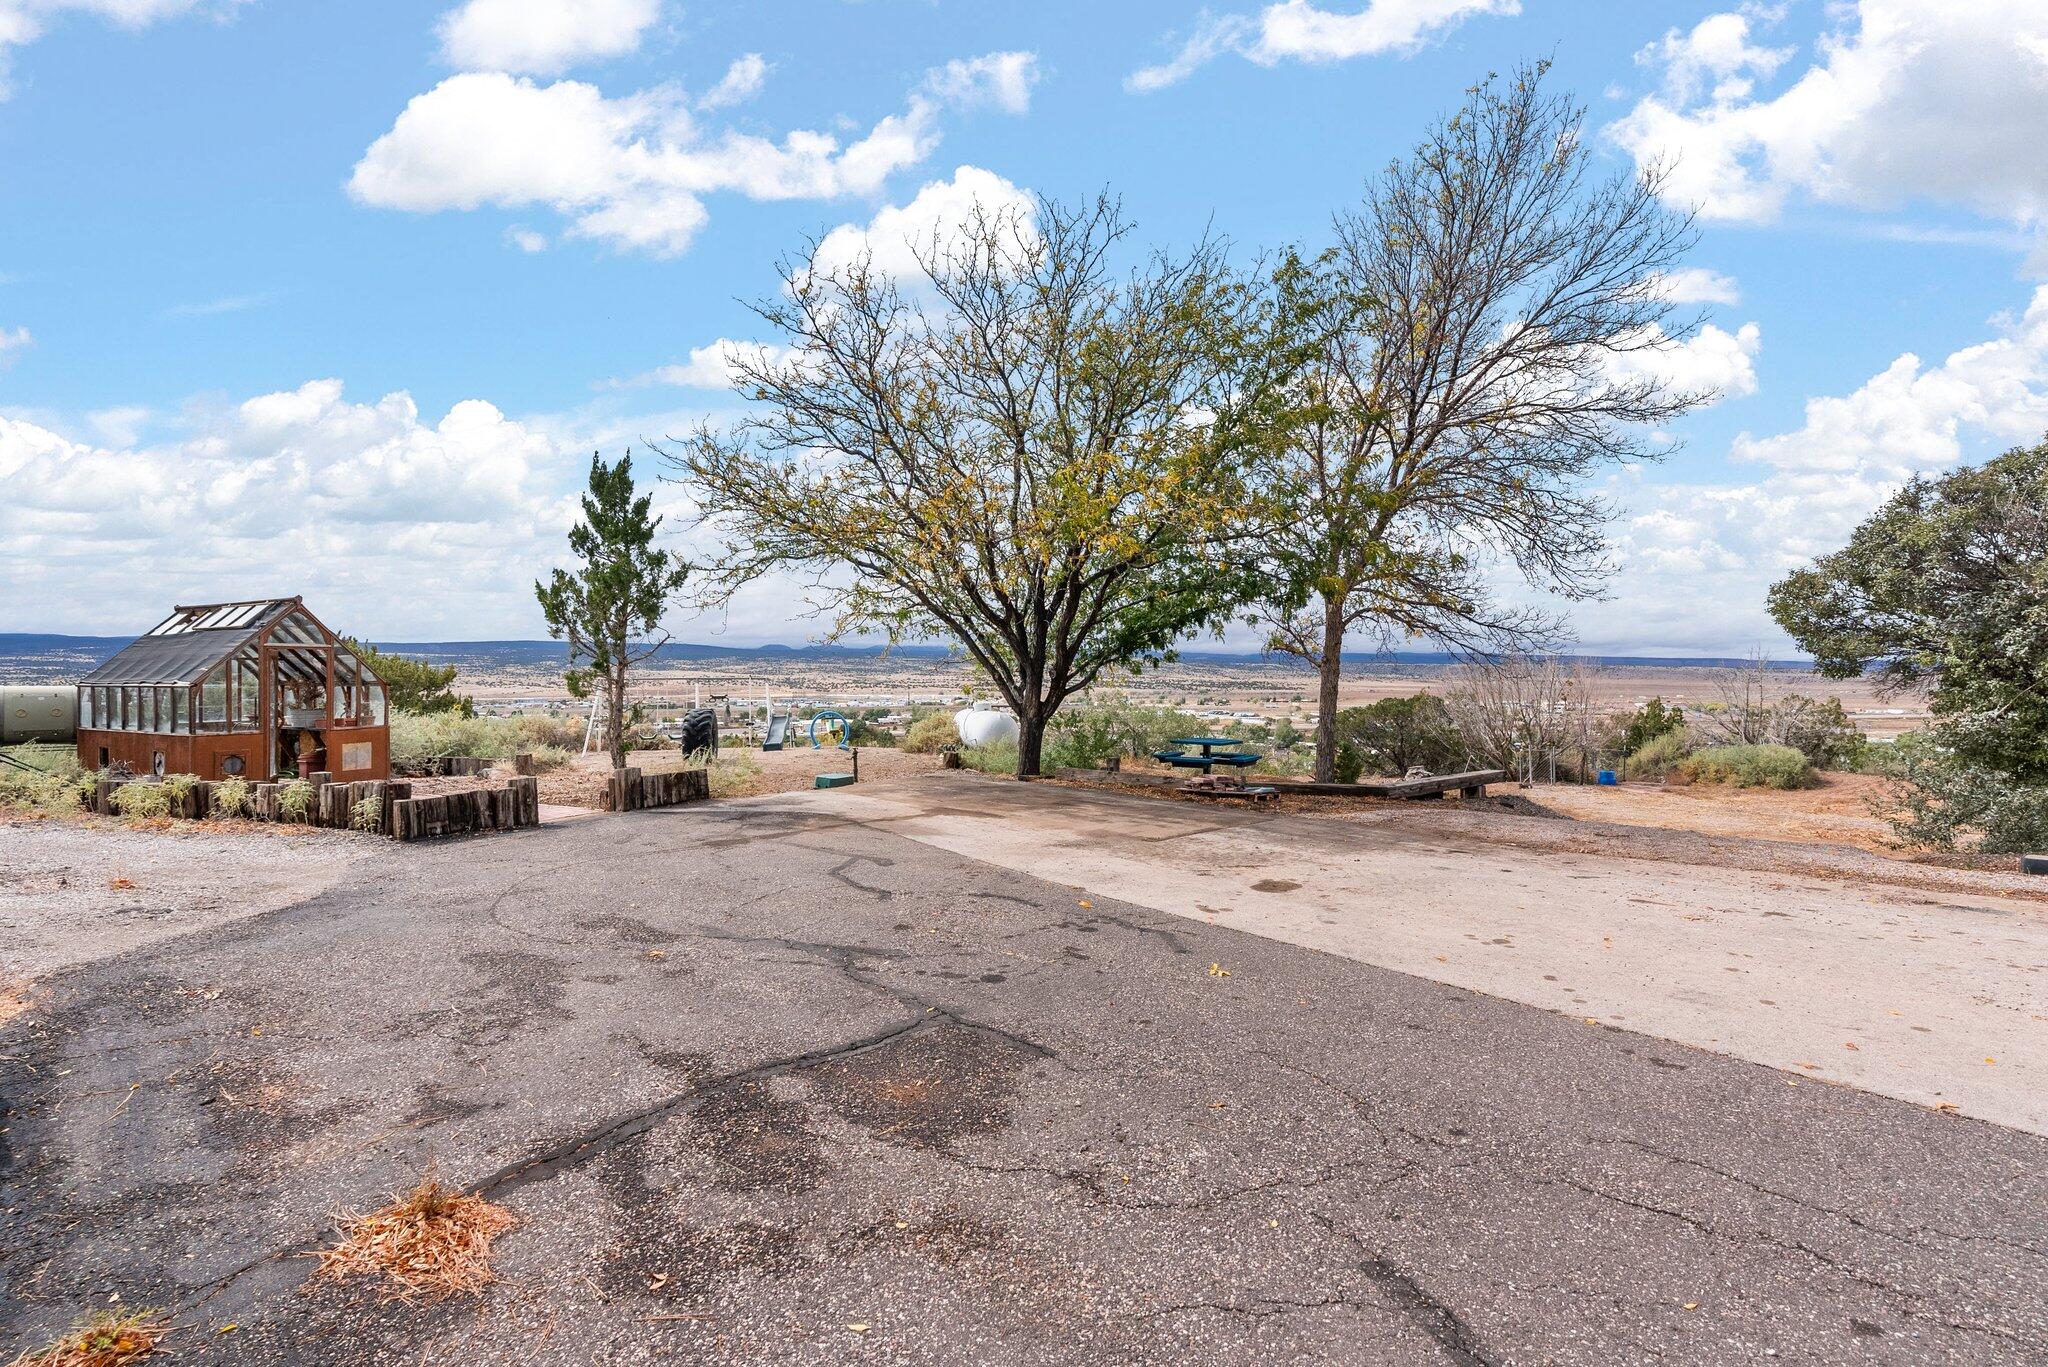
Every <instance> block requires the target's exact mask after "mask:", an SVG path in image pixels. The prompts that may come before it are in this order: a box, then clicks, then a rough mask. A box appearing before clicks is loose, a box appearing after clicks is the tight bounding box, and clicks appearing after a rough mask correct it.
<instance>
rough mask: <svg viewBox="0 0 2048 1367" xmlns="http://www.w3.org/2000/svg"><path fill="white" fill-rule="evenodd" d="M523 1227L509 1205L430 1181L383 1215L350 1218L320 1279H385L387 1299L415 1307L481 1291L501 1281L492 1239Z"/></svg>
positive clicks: (323, 1261)
mask: <svg viewBox="0 0 2048 1367" xmlns="http://www.w3.org/2000/svg"><path fill="white" fill-rule="evenodd" d="M515 1223H517V1221H516V1220H515V1219H514V1217H513V1215H512V1212H511V1211H509V1210H506V1209H505V1208H504V1207H503V1206H496V1205H492V1204H491V1203H490V1202H489V1201H486V1200H484V1199H483V1198H482V1197H480V1196H472V1195H470V1194H469V1193H468V1192H465V1191H461V1190H458V1189H456V1188H454V1187H450V1186H447V1185H444V1184H443V1183H442V1182H441V1181H440V1179H438V1178H435V1177H429V1178H427V1179H426V1180H425V1181H423V1182H421V1183H420V1184H419V1185H418V1186H417V1187H415V1188H413V1190H412V1191H410V1192H408V1193H407V1194H406V1195H404V1196H401V1197H398V1198H397V1199H396V1200H394V1201H393V1202H392V1203H391V1204H390V1205H388V1206H385V1207H383V1208H382V1209H381V1210H373V1211H371V1212H370V1213H369V1214H367V1215H353V1214H351V1215H345V1216H343V1218H342V1219H341V1221H340V1225H341V1236H342V1237H341V1240H340V1242H338V1243H336V1244H335V1245H333V1246H332V1247H330V1248H325V1249H322V1250H321V1251H320V1254H319V1258H320V1270H319V1272H318V1274H317V1275H319V1276H321V1277H325V1278H327V1279H328V1280H330V1281H346V1280H349V1279H351V1278H355V1277H381V1278H382V1279H384V1282H385V1286H384V1287H383V1290H382V1295H383V1298H384V1299H385V1300H398V1301H405V1302H407V1303H408V1304H411V1303H415V1302H420V1301H438V1300H441V1299H443V1298H445V1297H448V1296H452V1295H455V1294H457V1293H473V1292H477V1291H481V1290H482V1289H483V1288H484V1287H486V1286H488V1285H490V1284H491V1283H492V1282H494V1281H496V1280H497V1274H496V1273H495V1272H494V1271H493V1270H492V1268H491V1241H492V1240H493V1239H495V1238H497V1236H498V1235H500V1234H502V1233H504V1232H505V1231H506V1230H508V1229H510V1228H511V1227H512V1226H513V1225H514V1224H515Z"/></svg>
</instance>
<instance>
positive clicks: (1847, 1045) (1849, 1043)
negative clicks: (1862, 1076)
mask: <svg viewBox="0 0 2048 1367" xmlns="http://www.w3.org/2000/svg"><path fill="white" fill-rule="evenodd" d="M1842 1047H1843V1048H1844V1049H1856V1052H1857V1053H1859V1054H1860V1053H1862V1052H1863V1051H1862V1050H1861V1049H1857V1048H1856V1041H1855V1040H1852V1039H1851V1040H1843V1041H1842Z"/></svg>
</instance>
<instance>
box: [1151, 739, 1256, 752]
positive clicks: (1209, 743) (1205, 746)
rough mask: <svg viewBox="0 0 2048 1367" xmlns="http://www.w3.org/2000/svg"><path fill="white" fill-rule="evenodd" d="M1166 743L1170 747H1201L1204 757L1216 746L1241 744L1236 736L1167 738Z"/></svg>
mask: <svg viewBox="0 0 2048 1367" xmlns="http://www.w3.org/2000/svg"><path fill="white" fill-rule="evenodd" d="M1167 743H1168V744H1170V745H1199V746H1201V747H1202V753H1203V754H1205V755H1206V754H1208V753H1209V752H1210V751H1211V750H1213V749H1215V748H1216V747H1217V746H1220V745H1237V744H1240V743H1241V742H1239V740H1238V739H1237V737H1236V736H1169V737H1168V738H1167Z"/></svg>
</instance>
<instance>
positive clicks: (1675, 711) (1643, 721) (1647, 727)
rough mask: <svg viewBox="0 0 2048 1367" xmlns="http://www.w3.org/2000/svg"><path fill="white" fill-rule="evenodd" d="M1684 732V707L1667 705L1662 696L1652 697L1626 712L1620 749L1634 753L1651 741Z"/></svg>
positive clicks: (1626, 752) (1630, 753) (1628, 753)
mask: <svg viewBox="0 0 2048 1367" xmlns="http://www.w3.org/2000/svg"><path fill="white" fill-rule="evenodd" d="M1684 733H1685V709H1684V708H1682V707H1668V706H1666V705H1665V702H1664V700H1663V699H1662V698H1652V699H1650V700H1649V701H1648V702H1646V703H1644V704H1643V705H1642V706H1641V707H1638V708H1637V709H1636V710H1635V711H1633V712H1631V713H1629V714H1628V719H1627V720H1626V721H1624V722H1623V723H1622V729H1621V749H1622V752H1623V753H1624V754H1627V755H1631V756H1632V755H1635V754H1636V753H1637V752H1639V751H1641V750H1642V749H1643V748H1644V747H1645V746H1647V745H1649V744H1650V743H1651V742H1652V741H1657V740H1662V739H1663V738H1664V737H1666V736H1674V735H1683V734H1684Z"/></svg>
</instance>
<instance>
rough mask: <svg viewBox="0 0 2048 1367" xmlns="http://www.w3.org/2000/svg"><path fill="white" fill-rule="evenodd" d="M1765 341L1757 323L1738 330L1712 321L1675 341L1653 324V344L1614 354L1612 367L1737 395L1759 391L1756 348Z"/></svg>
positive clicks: (1678, 386) (1684, 388)
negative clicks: (1732, 329)
mask: <svg viewBox="0 0 2048 1367" xmlns="http://www.w3.org/2000/svg"><path fill="white" fill-rule="evenodd" d="M1762 343H1763V333H1762V331H1761V330H1760V329H1759V328H1758V327H1757V325H1756V324H1755V323H1744V324H1743V325H1742V326H1741V327H1739V328H1737V329H1736V330H1735V331H1734V332H1728V331H1726V330H1724V329H1722V328H1718V327H1715V326H1714V325H1713V324H1712V323H1708V324H1707V325H1706V326H1704V327H1702V328H1700V329H1699V330H1698V331H1697V332H1695V333H1693V334H1692V335H1691V336H1690V337H1687V338H1686V339H1685V340H1684V341H1672V340H1671V339H1670V338H1668V337H1664V336H1663V334H1662V330H1661V329H1658V328H1655V327H1654V326H1653V327H1652V330H1651V338H1650V345H1649V346H1647V347H1642V348H1639V349H1637V350H1634V351H1629V352H1625V353H1623V354H1621V355H1618V356H1616V357H1614V358H1613V361H1612V368H1613V369H1614V370H1615V371H1616V372H1617V373H1619V374H1620V375H1622V376H1624V377H1630V378H1633V377H1636V376H1649V377H1653V378H1655V379H1657V380H1659V381H1661V382H1662V383H1663V385H1664V386H1665V387H1666V388H1668V389H1670V390H1673V391H1676V392H1678V393H1683V394H1712V395H1714V396H1715V397H1716V398H1721V399H1727V398H1737V397H1740V396H1741V395H1744V394H1754V393H1756V353H1757V350H1758V348H1759V347H1760V346H1761V345H1762Z"/></svg>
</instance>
